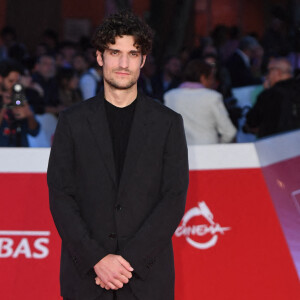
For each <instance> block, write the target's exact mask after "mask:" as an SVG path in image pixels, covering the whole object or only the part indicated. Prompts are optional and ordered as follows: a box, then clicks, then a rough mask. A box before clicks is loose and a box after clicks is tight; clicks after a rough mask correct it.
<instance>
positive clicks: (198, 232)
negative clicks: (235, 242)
mask: <svg viewBox="0 0 300 300" xmlns="http://www.w3.org/2000/svg"><path fill="white" fill-rule="evenodd" d="M198 216H202V217H204V218H205V219H206V220H207V221H208V223H209V225H206V224H200V225H193V226H187V224H188V222H189V221H190V220H191V219H192V218H194V217H198ZM213 218H214V216H213V214H212V212H211V211H210V210H209V208H208V206H207V205H206V204H205V202H204V201H202V202H199V203H198V206H197V207H193V208H191V209H190V210H189V211H187V212H186V213H185V215H184V216H183V218H182V225H181V226H179V227H178V228H177V229H176V231H175V236H177V237H180V236H184V237H185V239H186V241H187V242H188V243H189V244H190V245H191V246H193V247H195V248H197V249H208V248H210V247H213V246H214V245H215V244H216V243H217V240H218V235H217V233H221V234H224V232H225V231H227V230H230V227H221V226H220V224H218V223H215V222H214V221H213ZM208 233H210V234H211V235H212V237H211V238H210V239H209V240H208V241H207V242H203V243H200V242H197V241H195V240H193V236H205V235H206V234H208Z"/></svg>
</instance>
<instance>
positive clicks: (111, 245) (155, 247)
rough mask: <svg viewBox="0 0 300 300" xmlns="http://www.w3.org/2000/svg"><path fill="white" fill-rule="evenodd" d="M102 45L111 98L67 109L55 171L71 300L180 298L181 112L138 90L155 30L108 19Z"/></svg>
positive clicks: (184, 177)
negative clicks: (175, 237)
mask: <svg viewBox="0 0 300 300" xmlns="http://www.w3.org/2000/svg"><path fill="white" fill-rule="evenodd" d="M93 43H94V46H95V48H96V49H97V51H96V55H97V61H98V63H99V65H100V66H102V69H103V78H104V93H103V94H99V95H98V96H96V97H94V98H92V99H90V100H87V101H84V102H82V103H80V104H79V105H76V106H74V107H73V108H71V109H69V110H66V111H64V112H62V113H61V115H60V118H59V121H58V125H57V130H56V133H55V137H54V141H53V146H52V150H51V155H50V159H49V167H48V186H49V195H50V208H51V212H52V215H53V218H54V221H55V224H56V226H57V229H58V232H59V234H60V236H61V238H62V252H61V294H62V296H63V297H64V298H65V299H75V300H76V299H77V300H89V299H90V300H95V299H106V300H109V299H111V300H112V299H121V300H131V299H132V300H133V299H135V300H136V299H140V300H153V299H156V300H171V299H173V296H174V262H173V252H172V242H171V238H172V234H173V232H174V231H175V229H176V227H177V225H178V223H179V222H180V220H181V217H182V215H183V213H184V206H185V197H186V192H187V186H188V161H187V148H186V141H185V136H184V130H183V122H182V118H181V116H180V115H178V114H176V113H175V112H173V111H171V110H170V109H168V108H166V107H164V106H162V105H161V104H159V103H157V102H156V101H153V100H152V99H150V98H147V97H145V96H143V95H141V94H138V92H137V80H138V77H139V74H140V69H141V68H142V67H143V65H144V63H145V59H146V55H147V54H148V53H149V52H150V49H151V43H152V33H151V30H150V29H149V27H148V26H147V25H146V24H145V23H143V22H142V21H140V20H139V19H138V18H137V17H135V16H133V15H132V14H130V13H119V14H116V15H112V16H110V17H108V18H107V19H106V20H105V21H104V22H103V24H102V25H101V26H100V27H99V28H98V29H97V31H96V33H95V35H94V38H93Z"/></svg>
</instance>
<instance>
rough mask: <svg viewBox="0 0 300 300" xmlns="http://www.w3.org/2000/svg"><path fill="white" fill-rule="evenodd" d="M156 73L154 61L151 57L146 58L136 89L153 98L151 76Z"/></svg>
mask: <svg viewBox="0 0 300 300" xmlns="http://www.w3.org/2000/svg"><path fill="white" fill-rule="evenodd" d="M155 72H156V65H155V60H154V57H153V56H152V55H148V56H147V60H146V62H145V65H144V67H143V69H142V70H141V75H140V78H139V81H138V88H139V89H140V90H141V91H143V93H144V94H146V95H148V96H150V97H154V89H153V76H154V74H155Z"/></svg>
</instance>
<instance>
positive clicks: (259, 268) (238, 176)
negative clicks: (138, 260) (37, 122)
mask: <svg viewBox="0 0 300 300" xmlns="http://www.w3.org/2000/svg"><path fill="white" fill-rule="evenodd" d="M289 141H293V143H295V141H297V143H296V144H297V145H298V147H296V146H297V145H296V146H295V145H294V146H291V145H289ZM276 143H277V144H276ZM278 143H279V144H278ZM278 145H285V146H286V149H289V151H290V152H286V151H283V150H282V149H280V147H279V146H278ZM299 145H300V133H298V135H296V136H294V135H292V136H288V140H285V141H282V140H280V139H279V140H277V139H276V138H274V140H273V139H272V140H271V142H270V141H268V140H267V141H265V142H263V143H260V144H258V145H254V144H248V145H234V146H228V145H227V146H207V147H204V146H203V147H198V146H195V147H190V148H189V159H190V185H189V190H188V197H187V205H186V211H185V214H184V217H183V219H182V221H181V223H180V224H179V226H178V228H177V230H176V232H175V234H174V237H173V244H174V255H175V268H176V285H175V295H176V296H175V298H176V300H194V299H205V300H227V299H228V300H241V299H242V300H248V299H249V300H250V299H251V300H253V299H255V300H277V299H278V300H282V299H284V300H285V299H287V300H299V299H300V285H299V278H298V274H297V271H296V267H295V265H299V260H300V256H299V253H300V248H299V234H298V233H299V231H300V201H299V199H300V197H299V194H300V192H299V191H300V182H299V170H300V146H299ZM270 149H271V150H272V149H274V150H272V151H271V150H270ZM276 149H277V150H278V153H279V154H278V155H275V156H274V155H273V154H274V152H276ZM270 151H271V152H270ZM270 153H273V154H272V155H270ZM258 154H259V155H258ZM48 156H49V149H0V187H1V201H0V205H1V206H0V208H1V209H0V285H1V289H0V299H5V300H17V299H22V300H40V299H43V300H54V299H55V300H56V299H61V298H60V296H59V259H60V238H59V236H58V234H57V231H56V228H55V226H54V223H53V221H52V218H51V214H50V211H49V203H48V188H47V183H46V168H47V159H48ZM287 216H289V217H287ZM291 253H292V255H291ZM297 259H298V261H297ZM153 300H155V299H153Z"/></svg>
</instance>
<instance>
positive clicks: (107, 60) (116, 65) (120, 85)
mask: <svg viewBox="0 0 300 300" xmlns="http://www.w3.org/2000/svg"><path fill="white" fill-rule="evenodd" d="M134 43H135V41H134V38H133V36H131V35H124V36H123V37H116V39H115V44H108V45H107V46H108V48H107V49H106V50H105V51H104V53H103V54H102V53H101V52H99V51H97V52H96V54H97V61H98V64H99V65H100V66H102V67H103V79H104V84H107V85H109V86H110V87H112V88H115V89H120V90H126V89H130V88H132V87H134V86H136V84H137V80H138V78H139V75H140V70H141V68H142V67H143V65H144V63H145V59H146V55H142V54H141V51H140V49H138V48H137V47H136V46H135V45H134Z"/></svg>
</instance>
